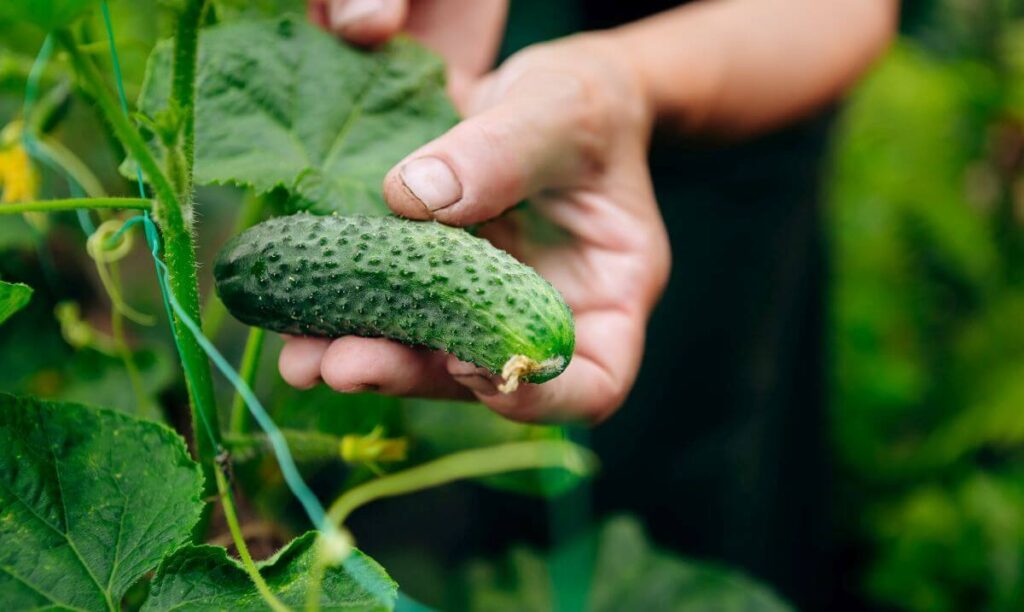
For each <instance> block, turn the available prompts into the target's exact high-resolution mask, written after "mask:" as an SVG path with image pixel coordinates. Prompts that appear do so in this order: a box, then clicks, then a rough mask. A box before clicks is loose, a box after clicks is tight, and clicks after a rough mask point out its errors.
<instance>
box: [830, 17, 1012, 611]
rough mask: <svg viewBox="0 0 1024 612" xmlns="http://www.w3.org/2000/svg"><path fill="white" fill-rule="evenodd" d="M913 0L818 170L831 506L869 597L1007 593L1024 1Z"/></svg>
mask: <svg viewBox="0 0 1024 612" xmlns="http://www.w3.org/2000/svg"><path fill="white" fill-rule="evenodd" d="M913 9H914V10H912V11H908V12H907V13H906V14H905V17H906V18H907V19H905V34H904V36H902V37H901V38H900V40H899V41H898V42H897V43H896V44H895V45H894V47H893V49H892V50H891V51H890V53H889V54H888V55H887V57H885V59H884V60H883V61H881V62H880V64H879V65H878V67H877V68H876V69H875V70H874V71H873V72H872V73H871V74H870V75H869V76H868V78H867V79H866V80H865V81H864V82H863V83H862V84H861V86H860V87H859V88H858V89H857V90H856V91H855V92H854V94H853V95H852V97H851V99H850V100H849V103H848V104H847V106H846V108H845V110H844V111H843V113H842V115H841V119H840V122H839V125H838V131H837V134H836V140H835V147H834V152H833V159H832V162H831V167H830V170H829V172H830V173H831V175H830V179H829V181H828V186H829V187H828V189H829V192H828V198H829V214H830V220H829V230H830V232H831V233H832V244H833V261H832V270H833V283H832V299H831V307H832V324H831V341H832V355H833V359H834V363H833V365H834V367H833V370H832V371H833V381H832V403H831V405H832V411H833V432H834V440H835V448H836V452H837V453H838V456H839V465H840V470H841V471H840V474H839V475H838V477H837V482H838V487H837V488H838V495H839V496H840V500H839V503H837V504H836V506H837V507H838V508H841V509H842V515H841V517H840V519H841V522H840V525H841V527H842V528H843V538H844V540H845V544H846V551H847V554H849V555H850V556H851V558H855V559H857V563H858V564H862V567H863V581H862V583H860V584H859V585H858V588H862V589H864V590H865V592H866V594H867V597H868V598H869V600H871V601H874V602H876V603H884V604H889V605H891V606H893V607H895V608H897V609H906V610H966V609H989V610H1019V609H1020V608H1021V605H1022V602H1024V462H1022V459H1024V456H1022V454H1021V448H1022V444H1021V443H1022V442H1024V174H1022V172H1021V170H1022V162H1024V6H1022V5H1021V3H1019V2H1010V1H979V0H943V1H941V2H932V3H927V4H923V5H916V6H914V7H913Z"/></svg>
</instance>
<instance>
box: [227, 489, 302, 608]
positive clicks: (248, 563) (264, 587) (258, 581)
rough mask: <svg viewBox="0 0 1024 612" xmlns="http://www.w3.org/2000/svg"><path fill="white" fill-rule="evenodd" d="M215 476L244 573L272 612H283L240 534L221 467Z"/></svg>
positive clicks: (282, 606) (232, 499) (232, 501)
mask: <svg viewBox="0 0 1024 612" xmlns="http://www.w3.org/2000/svg"><path fill="white" fill-rule="evenodd" d="M215 474H216V477H217V491H218V492H219V494H220V503H221V506H222V507H223V508H224V520H225V522H227V524H228V531H230V532H231V540H232V541H233V542H234V544H235V549H236V550H237V551H238V556H239V558H241V560H242V567H243V568H245V573H246V574H248V575H249V579H250V580H252V582H253V584H254V585H255V586H256V590H257V591H258V592H259V594H260V597H262V598H263V601H265V602H266V604H267V606H269V607H270V609H271V610H274V612H285V611H286V610H289V609H290V608H288V606H286V605H284V603H282V602H281V600H280V599H278V598H277V596H276V595H274V592H273V591H271V590H270V586H269V585H268V584H267V581H266V580H264V579H263V575H262V574H260V570H259V568H257V567H256V563H255V562H253V560H252V555H251V554H250V553H249V547H248V546H247V545H246V543H245V537H244V536H243V535H242V528H241V526H240V525H239V523H238V514H237V513H236V512H235V502H234V498H233V497H232V496H231V488H230V487H229V486H228V481H227V478H225V477H224V472H223V470H221V469H217V470H215Z"/></svg>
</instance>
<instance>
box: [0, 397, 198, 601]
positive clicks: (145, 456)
mask: <svg viewBox="0 0 1024 612" xmlns="http://www.w3.org/2000/svg"><path fill="white" fill-rule="evenodd" d="M201 490H202V476H201V475H200V472H199V469H198V466H197V465H196V464H195V463H194V462H193V461H192V460H191V459H189V456H188V452H187V450H186V448H185V444H184V441H183V440H182V439H181V438H180V437H179V436H178V435H177V434H175V433H174V432H173V431H171V430H169V429H167V428H166V427H164V426H162V425H158V424H156V423H150V422H146V421H139V420H136V419H133V418H130V417H127V416H125V415H123V414H120V413H117V412H112V411H109V410H104V409H99V408H91V407H87V406H82V405H79V404H68V403H56V402H44V401H39V400H35V399H31V398H19V397H15V396H11V395H6V394H0V593H3V601H4V608H5V609H10V610H23V609H29V608H77V609H83V610H100V609H110V610H113V609H116V608H117V607H118V604H119V602H120V599H121V597H122V595H124V593H125V591H126V590H127V589H128V587H130V586H131V585H132V584H133V583H134V582H136V581H137V580H138V579H139V578H140V577H142V575H143V574H145V573H146V572H148V571H150V570H152V569H153V568H155V567H156V566H157V565H158V564H159V563H160V560H161V559H162V558H163V557H164V556H165V555H166V554H167V553H169V552H170V551H172V550H174V549H175V548H177V547H178V546H180V545H181V544H183V543H184V542H185V541H186V540H187V539H188V537H189V532H190V531H191V529H192V526H193V525H194V524H195V522H196V520H197V519H198V518H199V511H200V509H201V507H202V502H201V500H200V492H201Z"/></svg>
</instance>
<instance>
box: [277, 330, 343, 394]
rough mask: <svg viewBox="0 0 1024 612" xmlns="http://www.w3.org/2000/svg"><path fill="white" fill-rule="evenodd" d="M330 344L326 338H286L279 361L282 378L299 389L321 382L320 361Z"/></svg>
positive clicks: (278, 366)
mask: <svg viewBox="0 0 1024 612" xmlns="http://www.w3.org/2000/svg"><path fill="white" fill-rule="evenodd" d="M330 343H331V341H330V340H327V339H324V338H304V337H300V336H294V337H291V336H288V337H285V341H284V348H282V349H281V355H280V356H279V357H278V361H277V368H278V370H280V371H281V378H283V379H284V381H285V382H286V383H288V384H289V385H291V386H293V387H295V388H297V389H308V388H310V387H312V386H313V385H315V384H317V383H318V382H320V361H321V360H322V359H323V356H324V352H326V351H327V347H328V346H329V345H330Z"/></svg>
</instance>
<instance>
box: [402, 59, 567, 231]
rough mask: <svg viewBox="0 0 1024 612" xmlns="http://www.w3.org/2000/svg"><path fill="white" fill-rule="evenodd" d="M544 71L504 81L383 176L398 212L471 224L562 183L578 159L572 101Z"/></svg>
mask: <svg viewBox="0 0 1024 612" xmlns="http://www.w3.org/2000/svg"><path fill="white" fill-rule="evenodd" d="M545 81H547V79H546V78H543V76H541V77H540V78H531V82H530V83H521V84H518V85H515V86H513V87H511V88H508V89H507V90H506V91H504V92H502V94H501V95H500V96H493V95H492V96H489V97H490V98H491V99H495V98H497V99H498V100H499V101H498V102H497V103H496V104H495V105H493V106H491V107H490V108H487V109H486V110H484V111H482V112H481V113H480V114H477V115H474V116H472V117H470V118H468V119H466V120H465V121H463V122H461V123H459V124H458V125H456V126H455V127H453V128H452V129H451V130H449V131H448V132H447V133H446V134H444V135H443V136H441V137H439V138H437V139H436V140H434V141H433V142H430V143H428V144H426V145H424V146H423V147H422V148H420V149H419V150H417V151H416V152H414V153H413V154H412V155H410V156H408V157H407V158H406V159H405V160H403V161H402V162H401V163H399V164H398V165H397V166H395V167H394V168H392V170H391V171H390V172H389V173H388V175H387V177H385V179H384V197H385V199H386V200H387V202H388V205H389V206H390V207H391V208H392V210H394V211H395V212H396V213H397V214H399V215H402V216H404V217H410V218H413V219H436V220H438V221H440V222H442V223H447V224H449V225H471V224H474V223H480V222H483V221H486V220H488V219H491V218H494V217H496V216H497V215H499V214H501V213H502V212H504V211H505V210H506V209H508V208H511V207H512V206H514V205H516V204H517V203H518V202H520V201H522V200H523V199H524V198H527V197H529V196H531V195H533V194H535V193H537V192H538V191H539V190H541V189H545V188H552V187H560V186H565V185H566V184H567V183H570V182H572V180H573V179H574V178H575V177H576V176H577V175H578V174H579V172H578V170H579V166H581V164H580V160H581V158H582V155H581V151H582V149H583V147H581V146H580V144H581V143H580V141H581V135H580V133H581V132H583V131H586V130H581V129H577V126H578V125H579V123H580V122H579V121H578V119H577V117H579V116H580V114H581V113H580V112H579V111H578V110H576V109H574V102H576V100H564V99H560V98H564V97H565V91H566V90H565V89H564V88H565V87H566V84H565V79H564V77H562V78H561V79H560V83H559V87H561V88H563V89H562V90H561V92H560V93H555V94H552V93H550V92H551V91H552V90H556V91H557V90H558V87H552V86H551V85H549V84H546V83H545Z"/></svg>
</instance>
